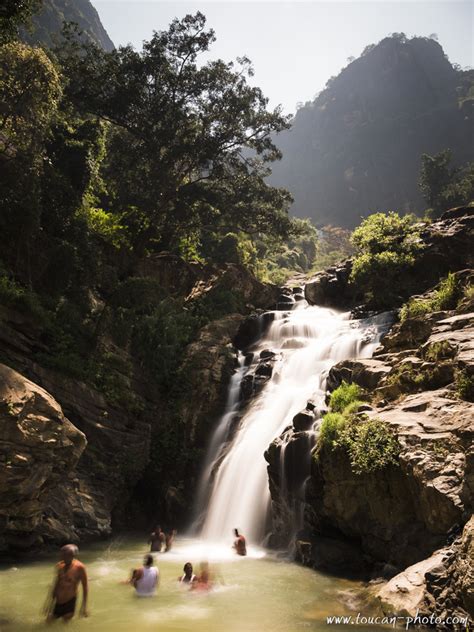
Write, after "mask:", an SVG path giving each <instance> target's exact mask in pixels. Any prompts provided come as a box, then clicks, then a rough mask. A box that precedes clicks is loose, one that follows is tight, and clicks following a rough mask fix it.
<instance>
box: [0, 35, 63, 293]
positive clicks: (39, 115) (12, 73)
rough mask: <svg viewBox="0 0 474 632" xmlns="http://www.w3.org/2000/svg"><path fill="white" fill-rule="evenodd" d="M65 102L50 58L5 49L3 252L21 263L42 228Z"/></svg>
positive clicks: (1, 59)
mask: <svg viewBox="0 0 474 632" xmlns="http://www.w3.org/2000/svg"><path fill="white" fill-rule="evenodd" d="M60 98H61V82H60V77H59V74H58V72H57V71H56V69H55V67H54V66H53V64H52V63H51V61H50V60H49V59H48V57H47V55H46V54H45V53H44V52H43V51H42V50H41V49H38V48H30V47H29V46H26V45H24V44H21V43H20V42H11V43H8V44H4V45H3V46H0V103H1V106H0V166H1V168H2V172H3V177H2V181H1V184H0V209H1V214H0V230H1V233H2V237H3V241H4V244H3V245H4V252H6V253H7V256H8V253H10V258H11V257H14V258H15V259H16V260H17V262H19V260H20V259H22V258H24V257H23V255H25V254H26V266H25V274H26V276H27V278H28V281H30V280H31V279H30V271H31V270H30V264H29V253H30V245H31V242H32V239H33V237H34V235H35V233H36V232H37V231H38V229H39V216H40V195H41V193H40V191H41V184H40V180H41V175H42V173H43V167H44V148H45V142H46V139H47V136H48V134H49V130H50V125H51V121H52V119H53V117H54V115H55V112H56V110H57V107H58V103H59V100H60Z"/></svg>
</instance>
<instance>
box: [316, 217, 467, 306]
mask: <svg viewBox="0 0 474 632" xmlns="http://www.w3.org/2000/svg"><path fill="white" fill-rule="evenodd" d="M419 228H420V229H421V239H422V242H423V244H424V248H423V250H422V251H421V254H420V257H419V260H418V262H417V265H416V268H415V270H414V271H411V272H410V274H409V275H407V278H406V284H405V285H406V296H405V297H404V298H408V296H409V295H410V293H413V291H414V290H413V288H416V291H417V292H419V293H422V292H424V291H426V290H427V289H428V288H430V287H431V286H433V285H435V284H436V283H437V282H438V281H439V279H440V278H441V277H442V276H444V275H446V274H447V273H448V272H454V271H457V270H463V269H465V268H472V267H473V266H474V249H473V247H472V244H473V239H474V207H463V208H462V209H452V210H450V211H446V213H444V214H443V215H442V216H441V218H440V219H439V220H438V221H436V222H433V223H432V224H420V225H419ZM351 270H352V261H351V260H350V259H348V260H347V261H345V262H343V263H342V264H340V265H339V266H333V267H331V268H328V269H327V270H324V271H323V272H320V273H318V274H317V275H316V276H315V277H314V278H313V279H311V280H310V281H309V282H308V283H307V284H306V286H305V298H306V300H307V301H308V303H309V304H310V305H324V306H328V307H335V308H339V309H350V308H353V307H354V306H355V305H357V304H358V302H360V300H361V296H360V295H359V294H358V293H357V290H356V288H355V287H354V286H353V284H351V283H350V274H351Z"/></svg>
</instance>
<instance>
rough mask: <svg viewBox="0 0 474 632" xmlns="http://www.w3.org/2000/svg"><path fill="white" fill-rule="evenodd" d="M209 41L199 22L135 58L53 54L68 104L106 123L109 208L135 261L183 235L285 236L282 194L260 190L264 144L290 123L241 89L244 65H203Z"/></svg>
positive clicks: (250, 90) (268, 146)
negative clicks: (118, 216) (126, 229)
mask: <svg viewBox="0 0 474 632" xmlns="http://www.w3.org/2000/svg"><path fill="white" fill-rule="evenodd" d="M214 39H215V38H214V32H213V31H212V30H205V18H204V16H203V15H202V14H201V13H197V14H196V15H194V16H191V15H188V16H186V17H185V18H184V19H182V20H177V19H176V20H174V21H173V22H172V23H171V25H170V27H169V30H168V31H162V32H157V33H155V34H154V36H153V37H152V39H151V40H150V41H149V42H145V43H144V45H143V51H142V52H137V51H135V50H134V49H133V48H132V47H130V46H125V47H121V48H119V49H118V50H116V51H113V52H111V53H106V52H104V51H102V50H99V49H98V48H97V47H95V46H92V45H88V46H86V47H84V49H83V53H82V54H77V50H76V51H75V50H73V47H74V46H77V45H74V44H72V43H71V41H69V43H67V44H66V45H65V46H64V47H63V48H62V49H61V50H59V51H58V56H59V58H60V59H61V62H62V64H63V66H64V69H65V75H66V76H68V77H70V81H69V85H68V88H67V95H68V98H69V99H70V100H71V102H72V103H73V104H74V105H75V106H76V107H77V108H78V110H79V111H80V112H81V113H82V114H83V115H86V114H92V115H96V116H98V117H100V118H101V119H103V120H105V121H108V122H109V123H110V124H111V129H110V136H109V145H108V160H107V162H106V165H105V167H104V177H105V178H106V179H107V181H108V183H109V184H108V197H107V200H106V204H107V205H109V206H110V208H111V209H113V210H114V211H115V212H117V213H124V212H125V214H126V216H127V217H128V222H129V226H130V228H131V230H132V232H133V233H134V239H133V246H134V249H135V252H136V254H138V255H141V254H143V252H145V251H146V250H147V249H150V248H172V247H173V246H174V244H175V243H176V241H177V239H178V238H182V237H183V235H185V234H186V233H187V232H188V231H191V232H195V231H196V230H204V231H205V230H208V229H212V230H216V229H219V228H221V229H222V232H223V233H227V232H229V231H248V232H250V233H252V232H259V231H260V232H261V231H263V232H265V231H270V232H272V231H273V232H276V233H278V234H281V235H288V234H289V232H290V231H291V221H290V219H289V218H288V215H287V208H288V206H289V203H290V200H291V198H290V196H289V194H288V193H287V192H286V191H282V190H279V189H274V188H271V187H269V186H268V185H267V184H266V183H265V180H264V178H265V177H266V175H268V170H267V169H266V168H265V166H264V165H265V163H267V162H271V161H272V160H275V159H277V158H279V152H278V150H277V148H276V147H275V145H274V144H273V142H272V134H275V133H276V132H278V131H281V130H282V129H285V128H287V127H288V126H289V123H288V117H285V116H283V115H282V114H281V111H280V109H278V108H277V109H276V110H274V111H272V112H269V111H267V109H266V108H267V103H268V100H267V99H266V98H265V97H264V96H263V94H262V92H261V90H260V89H259V88H255V87H252V86H250V85H249V84H248V82H247V79H248V77H250V76H251V75H252V68H251V65H250V62H249V60H248V59H246V58H242V59H239V60H238V62H237V63H236V64H233V63H224V62H223V61H221V60H217V61H212V62H208V63H205V64H201V63H200V60H199V57H200V56H201V55H202V54H203V53H205V52H207V51H208V49H209V47H210V45H211V44H212V42H213V41H214ZM137 210H138V213H137Z"/></svg>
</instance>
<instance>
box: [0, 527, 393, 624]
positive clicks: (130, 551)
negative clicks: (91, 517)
mask: <svg viewBox="0 0 474 632" xmlns="http://www.w3.org/2000/svg"><path fill="white" fill-rule="evenodd" d="M230 545H231V542H230V541H229V547H221V546H218V547H212V546H210V545H209V544H205V543H203V542H201V541H198V540H180V539H179V538H178V540H177V542H176V545H175V548H174V549H173V550H172V551H170V552H169V553H165V554H157V555H156V560H157V565H158V568H159V570H160V576H161V582H160V588H159V590H158V594H157V596H156V597H152V598H149V599H139V598H137V597H135V595H134V591H133V588H131V587H130V586H127V585H121V584H120V581H121V580H124V579H127V578H128V576H129V574H130V570H131V569H132V568H133V567H136V566H139V565H140V563H141V560H142V556H143V554H144V553H145V552H146V546H145V545H144V544H143V540H142V541H140V540H138V539H137V538H134V537H123V538H119V539H115V540H113V541H112V542H111V543H110V542H108V543H101V544H95V545H93V546H90V547H86V546H84V547H81V551H80V555H79V559H80V560H81V561H83V562H84V563H85V564H86V565H87V569H88V574H89V581H90V617H89V618H87V619H78V618H76V619H74V620H73V621H72V623H71V624H69V625H68V627H67V629H68V630H71V631H72V630H77V631H78V632H79V631H81V632H82V631H84V632H86V631H87V632H301V631H302V630H311V631H316V630H318V631H319V630H328V629H330V627H332V626H330V627H329V628H328V626H327V625H326V616H331V615H343V614H348V613H351V612H352V613H354V612H355V613H357V612H358V611H359V610H360V611H363V612H367V609H366V608H365V609H364V606H361V605H360V604H359V603H358V601H357V594H358V593H359V592H360V589H361V586H360V584H358V583H357V582H352V581H348V580H341V579H335V578H333V577H329V576H326V575H323V574H321V573H317V572H315V571H312V570H309V569H307V568H304V567H301V566H298V565H296V564H293V563H291V562H289V561H287V560H285V559H284V558H281V557H278V556H276V555H274V554H270V553H268V552H267V551H264V550H263V549H260V548H256V547H250V549H249V555H248V557H247V558H239V557H237V556H235V555H234V554H233V552H232V551H231V548H230ZM203 559H208V560H209V561H210V565H211V571H213V573H214V576H215V578H216V582H215V588H214V589H213V590H212V591H211V592H209V593H206V594H203V593H197V592H189V591H187V590H182V589H181V588H180V586H179V585H178V583H177V578H178V576H179V575H181V574H182V568H183V565H184V563H185V562H187V561H192V562H193V563H194V565H195V568H196V569H197V570H198V567H199V562H200V561H202V560H203ZM56 561H57V559H56V557H55V556H52V555H49V556H44V557H42V558H41V559H40V560H37V561H29V562H27V563H26V562H25V563H22V562H17V563H16V564H15V566H13V565H9V566H2V567H0V630H1V632H33V631H34V632H41V631H43V630H51V629H63V624H62V623H61V622H58V623H56V624H55V625H53V626H49V625H46V624H44V623H43V617H42V614H41V609H42V606H43V603H44V601H45V597H46V594H47V591H48V588H49V587H50V585H51V583H52V580H53V576H54V564H55V563H56ZM335 628H336V629H338V630H343V629H354V626H342V625H338V626H335ZM357 629H358V630H361V629H363V628H362V627H358V628H357ZM381 629H382V628H381V627H380V628H379V627H376V626H371V627H370V630H371V631H372V632H377V630H381Z"/></svg>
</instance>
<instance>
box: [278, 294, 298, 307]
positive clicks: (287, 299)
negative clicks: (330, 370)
mask: <svg viewBox="0 0 474 632" xmlns="http://www.w3.org/2000/svg"><path fill="white" fill-rule="evenodd" d="M294 305H295V299H294V297H293V296H291V295H289V294H280V296H279V297H278V299H277V303H276V309H277V310H280V311H289V310H291V309H293V307H294Z"/></svg>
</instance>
